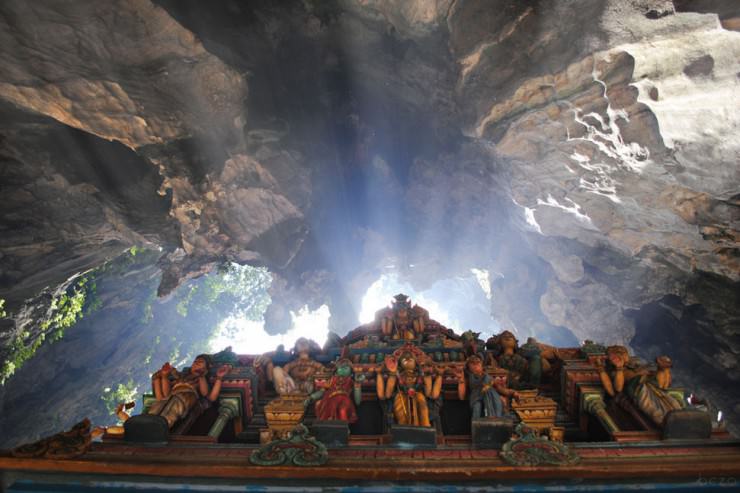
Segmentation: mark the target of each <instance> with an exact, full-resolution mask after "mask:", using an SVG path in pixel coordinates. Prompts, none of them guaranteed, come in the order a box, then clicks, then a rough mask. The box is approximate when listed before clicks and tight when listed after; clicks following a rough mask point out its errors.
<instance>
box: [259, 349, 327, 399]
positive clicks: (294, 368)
mask: <svg viewBox="0 0 740 493" xmlns="http://www.w3.org/2000/svg"><path fill="white" fill-rule="evenodd" d="M318 350H319V346H318V344H316V343H315V342H313V341H310V340H308V339H306V338H305V337H301V338H300V339H298V340H297V341H296V342H295V346H294V348H293V354H295V355H297V357H296V358H295V359H294V360H292V361H290V362H289V363H287V364H286V365H284V366H283V367H279V366H274V365H273V362H272V359H271V358H270V357H269V355H267V354H265V355H262V356H260V357H259V358H257V360H256V361H255V362H254V365H255V366H265V374H266V375H267V379H268V380H270V381H272V382H273V383H274V385H275V391H276V392H277V393H278V394H280V395H285V394H294V393H301V394H310V393H311V392H313V390H314V388H313V380H314V379H313V377H314V375H315V374H316V373H318V372H320V371H322V370H324V369H325V368H324V365H322V364H321V363H319V362H318V361H316V360H314V359H313V358H311V353H312V352H313V351H318Z"/></svg>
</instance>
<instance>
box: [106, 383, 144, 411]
mask: <svg viewBox="0 0 740 493" xmlns="http://www.w3.org/2000/svg"><path fill="white" fill-rule="evenodd" d="M138 392H139V388H138V387H137V386H136V384H135V383H134V381H133V379H129V381H128V382H126V383H119V384H118V386H117V387H116V388H115V389H111V387H106V388H105V389H103V394H102V395H101V396H100V399H101V400H102V401H103V402H105V407H106V408H107V409H108V412H109V413H110V414H116V405H118V404H119V403H121V402H124V403H125V402H131V401H134V400H136V395H137V393H138Z"/></svg>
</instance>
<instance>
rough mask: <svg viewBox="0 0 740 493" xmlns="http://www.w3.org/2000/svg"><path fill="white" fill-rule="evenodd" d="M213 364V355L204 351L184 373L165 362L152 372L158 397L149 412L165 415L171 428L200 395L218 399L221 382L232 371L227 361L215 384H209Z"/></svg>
mask: <svg viewBox="0 0 740 493" xmlns="http://www.w3.org/2000/svg"><path fill="white" fill-rule="evenodd" d="M210 367H211V363H210V357H209V356H208V355H205V354H201V355H198V356H196V357H195V359H194V360H193V363H192V364H191V365H190V368H189V369H188V370H187V371H186V372H183V373H180V372H178V371H177V370H176V369H175V368H173V367H172V366H171V365H170V364H169V362H167V363H165V364H164V365H162V368H161V369H160V370H159V371H157V372H156V373H154V375H152V388H153V390H154V397H155V399H156V401H155V402H154V403H153V404H152V405H151V406H149V409H147V411H146V413H147V414H154V415H159V416H162V417H163V418H164V419H165V420H167V425H168V426H169V428H170V429H172V427H173V426H174V424H175V423H176V422H177V421H178V420H179V419H181V418H184V417H185V416H186V415H187V414H188V412H190V410H191V409H192V408H193V407H195V405H196V403H197V402H198V400H199V399H200V398H201V397H204V398H206V399H208V400H209V401H211V402H213V401H215V400H216V399H218V395H219V393H220V392H221V382H222V381H223V378H224V376H225V375H226V374H227V373H228V372H229V366H228V365H224V366H222V367H220V368H219V369H218V371H217V372H216V380H215V382H214V384H213V387H212V388H209V386H208V381H207V380H206V375H207V374H208V371H209V370H210Z"/></svg>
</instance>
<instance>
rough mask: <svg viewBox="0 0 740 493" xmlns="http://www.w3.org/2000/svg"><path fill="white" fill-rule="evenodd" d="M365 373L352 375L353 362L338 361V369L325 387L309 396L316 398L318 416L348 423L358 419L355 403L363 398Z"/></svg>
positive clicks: (324, 419)
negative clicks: (362, 388) (355, 376)
mask: <svg viewBox="0 0 740 493" xmlns="http://www.w3.org/2000/svg"><path fill="white" fill-rule="evenodd" d="M362 380H364V375H359V376H358V377H357V378H353V377H352V362H351V361H350V360H348V359H340V360H339V361H337V364H336V370H334V375H332V377H331V379H330V380H329V382H328V383H327V384H326V386H325V387H324V388H323V389H320V390H317V391H316V392H314V393H312V394H311V395H310V397H309V399H308V400H309V401H311V400H316V399H318V400H317V401H316V418H317V419H319V420H322V421H326V420H341V421H346V422H348V423H354V422H356V421H357V411H356V409H355V404H357V405H359V404H360V401H361V400H362V392H361V389H360V385H361V383H362ZM353 398H354V399H353Z"/></svg>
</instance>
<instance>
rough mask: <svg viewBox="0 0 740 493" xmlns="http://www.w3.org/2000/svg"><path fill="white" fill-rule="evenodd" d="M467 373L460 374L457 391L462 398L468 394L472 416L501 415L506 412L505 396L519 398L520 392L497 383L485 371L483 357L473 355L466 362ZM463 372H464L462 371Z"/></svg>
mask: <svg viewBox="0 0 740 493" xmlns="http://www.w3.org/2000/svg"><path fill="white" fill-rule="evenodd" d="M465 369H466V371H465V373H467V375H464V374H459V375H458V377H459V383H458V387H457V392H458V396H459V398H460V400H465V396H466V394H467V397H468V403H469V404H470V410H471V417H472V418H473V419H475V418H484V417H493V416H495V417H501V416H503V415H504V413H505V409H506V406H505V402H504V399H503V397H507V398H513V399H519V393H518V392H517V391H515V390H513V389H509V388H506V387H505V386H504V385H502V384H499V383H496V382H495V381H494V379H493V378H491V376H490V375H488V374H487V373H486V372H485V369H484V367H483V359H482V358H481V357H480V356H477V355H473V356H470V357H468V359H467V361H466V362H465ZM461 373H462V372H461Z"/></svg>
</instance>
